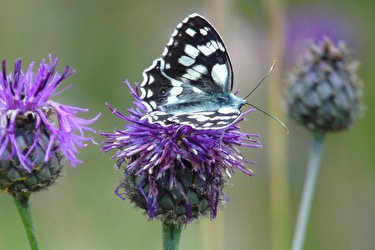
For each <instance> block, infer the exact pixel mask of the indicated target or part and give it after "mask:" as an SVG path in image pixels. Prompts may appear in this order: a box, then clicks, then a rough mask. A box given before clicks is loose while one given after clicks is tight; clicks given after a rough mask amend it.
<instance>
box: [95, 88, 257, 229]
mask: <svg viewBox="0 0 375 250" xmlns="http://www.w3.org/2000/svg"><path fill="white" fill-rule="evenodd" d="M128 86H129V88H130V89H131V87H130V85H129V84H128ZM131 93H132V94H133V96H134V97H135V102H134V105H135V108H132V109H129V110H128V111H129V116H125V115H123V114H121V113H120V112H119V111H117V110H116V109H113V108H112V107H111V106H110V105H107V106H108V107H109V109H110V110H111V111H112V112H113V113H114V114H115V115H116V116H118V117H119V118H121V119H123V120H125V121H126V122H127V123H128V124H127V125H126V126H125V128H124V129H123V130H120V129H116V130H115V131H114V132H113V133H102V135H103V136H106V137H107V139H106V140H105V141H103V143H102V146H101V147H102V150H103V151H105V152H107V151H110V150H113V149H114V150H117V153H116V154H115V155H114V156H113V159H116V160H117V162H116V168H117V169H120V168H121V167H122V166H123V167H124V171H125V173H124V175H123V180H122V182H121V184H120V185H119V186H118V187H117V189H116V194H117V195H118V196H120V197H121V198H124V199H125V198H128V199H130V200H131V201H132V202H133V203H135V205H136V206H137V207H140V208H142V209H144V210H146V211H147V214H148V216H149V218H150V219H153V218H158V219H161V220H162V221H163V222H167V223H173V224H186V223H189V222H190V221H192V220H196V219H198V218H199V217H201V216H202V215H210V216H211V218H212V219H213V218H215V217H216V212H217V207H218V205H219V204H222V203H225V202H226V201H227V197H226V196H225V195H224V193H223V191H222V190H223V188H224V187H225V186H226V185H227V180H228V178H229V177H230V173H232V172H234V170H235V169H238V170H240V171H241V172H243V173H244V174H246V175H249V176H251V175H252V173H251V171H250V170H249V169H247V167H246V166H245V163H250V164H253V162H251V161H249V160H247V159H245V158H244V157H243V156H242V155H241V153H240V151H239V150H238V149H237V148H236V146H245V147H251V148H260V147H261V145H260V143H259V142H258V141H257V140H255V139H254V138H256V137H258V135H256V134H246V133H242V132H240V131H239V127H238V126H237V125H238V122H240V121H242V120H243V119H244V118H241V119H240V120H239V121H238V122H237V123H236V124H233V125H231V126H229V127H227V128H224V129H218V130H196V129H193V128H192V127H190V126H187V125H178V124H171V125H169V126H166V127H164V126H162V125H160V124H158V123H153V124H151V123H149V122H148V121H147V119H142V117H143V116H144V115H145V114H146V108H145V107H144V106H143V104H142V103H141V101H140V99H139V95H138V88H137V87H136V89H135V91H134V90H132V89H131ZM249 112H250V111H249ZM249 112H246V113H249Z"/></svg>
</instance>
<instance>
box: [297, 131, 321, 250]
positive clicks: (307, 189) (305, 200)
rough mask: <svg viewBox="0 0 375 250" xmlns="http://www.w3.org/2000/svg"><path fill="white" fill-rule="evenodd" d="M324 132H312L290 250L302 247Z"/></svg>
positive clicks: (298, 249)
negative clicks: (308, 157)
mask: <svg viewBox="0 0 375 250" xmlns="http://www.w3.org/2000/svg"><path fill="white" fill-rule="evenodd" d="M323 144H324V133H319V132H316V133H313V141H312V144H311V149H310V159H309V162H308V165H307V172H306V178H305V184H304V187H303V192H302V200H301V204H300V207H299V212H298V218H297V224H296V228H295V231H294V239H293V247H292V250H301V249H303V243H304V241H305V236H306V231H307V230H306V229H307V224H308V220H309V216H310V210H311V203H312V199H313V197H314V191H315V186H316V180H317V177H318V172H319V166H320V160H321V157H322V152H323Z"/></svg>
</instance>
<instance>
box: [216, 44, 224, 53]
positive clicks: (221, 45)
mask: <svg viewBox="0 0 375 250" xmlns="http://www.w3.org/2000/svg"><path fill="white" fill-rule="evenodd" d="M217 44H218V45H219V49H220V50H221V51H223V52H225V48H224V45H223V44H222V43H220V42H218V43H217Z"/></svg>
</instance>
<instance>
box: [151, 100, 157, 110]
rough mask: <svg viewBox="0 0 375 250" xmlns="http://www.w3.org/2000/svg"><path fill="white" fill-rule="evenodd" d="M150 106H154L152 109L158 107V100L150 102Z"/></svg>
mask: <svg viewBox="0 0 375 250" xmlns="http://www.w3.org/2000/svg"><path fill="white" fill-rule="evenodd" d="M150 106H151V107H152V109H156V102H155V101H151V102H150Z"/></svg>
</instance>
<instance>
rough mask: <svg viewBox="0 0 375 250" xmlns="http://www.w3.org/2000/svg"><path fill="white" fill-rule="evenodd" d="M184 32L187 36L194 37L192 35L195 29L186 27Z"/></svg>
mask: <svg viewBox="0 0 375 250" xmlns="http://www.w3.org/2000/svg"><path fill="white" fill-rule="evenodd" d="M185 32H186V34H188V35H189V36H191V37H194V35H195V34H196V33H197V32H196V31H195V30H193V29H191V28H187V29H186V30H185Z"/></svg>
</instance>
